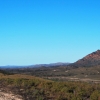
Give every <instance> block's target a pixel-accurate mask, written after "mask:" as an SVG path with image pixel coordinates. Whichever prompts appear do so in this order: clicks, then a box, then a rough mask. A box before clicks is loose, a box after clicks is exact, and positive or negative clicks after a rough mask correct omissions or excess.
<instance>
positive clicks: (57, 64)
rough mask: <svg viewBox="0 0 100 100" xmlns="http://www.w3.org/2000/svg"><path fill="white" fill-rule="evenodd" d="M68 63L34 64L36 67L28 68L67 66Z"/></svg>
mask: <svg viewBox="0 0 100 100" xmlns="http://www.w3.org/2000/svg"><path fill="white" fill-rule="evenodd" d="M69 64H70V63H62V62H58V63H50V64H36V65H31V66H28V67H31V68H32V67H56V66H67V65H69Z"/></svg>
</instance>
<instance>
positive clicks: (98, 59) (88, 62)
mask: <svg viewBox="0 0 100 100" xmlns="http://www.w3.org/2000/svg"><path fill="white" fill-rule="evenodd" d="M72 66H75V67H92V66H100V50H97V51H95V52H92V53H91V54H88V55H87V56H85V57H83V58H82V59H80V60H78V61H77V62H75V63H73V64H72Z"/></svg>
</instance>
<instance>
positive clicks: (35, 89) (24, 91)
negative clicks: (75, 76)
mask: <svg viewBox="0 0 100 100" xmlns="http://www.w3.org/2000/svg"><path fill="white" fill-rule="evenodd" d="M0 88H1V89H2V90H3V91H12V92H13V93H16V94H19V95H21V96H22V97H23V99H24V100H88V99H89V100H99V99H100V84H94V83H93V84H89V83H85V82H56V81H51V80H45V79H41V78H37V77H33V76H29V75H2V76H0Z"/></svg>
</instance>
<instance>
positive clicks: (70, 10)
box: [0, 0, 100, 65]
mask: <svg viewBox="0 0 100 100" xmlns="http://www.w3.org/2000/svg"><path fill="white" fill-rule="evenodd" d="M97 49H100V0H0V65H32V64H42V63H54V62H75V61H77V60H78V59H80V58H82V57H83V56H85V55H87V54H89V53H91V52H93V51H96V50H97Z"/></svg>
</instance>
